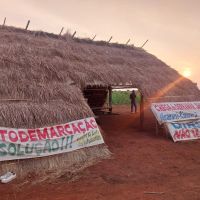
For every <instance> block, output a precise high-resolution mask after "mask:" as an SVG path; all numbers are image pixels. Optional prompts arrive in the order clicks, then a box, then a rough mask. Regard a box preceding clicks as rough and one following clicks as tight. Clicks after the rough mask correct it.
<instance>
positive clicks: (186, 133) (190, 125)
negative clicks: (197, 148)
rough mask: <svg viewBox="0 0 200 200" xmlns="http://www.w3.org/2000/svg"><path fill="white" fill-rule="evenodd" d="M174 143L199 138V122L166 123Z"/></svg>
mask: <svg viewBox="0 0 200 200" xmlns="http://www.w3.org/2000/svg"><path fill="white" fill-rule="evenodd" d="M167 127H168V130H169V132H170V134H171V136H172V138H173V140H174V142H177V141H182V140H195V139H199V138H200V120H195V121H188V122H171V123H167Z"/></svg>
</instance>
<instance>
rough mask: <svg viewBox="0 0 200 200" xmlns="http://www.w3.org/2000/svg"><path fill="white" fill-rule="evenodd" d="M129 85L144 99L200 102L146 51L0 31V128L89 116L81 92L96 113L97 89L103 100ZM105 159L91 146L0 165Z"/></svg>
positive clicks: (25, 167)
mask: <svg viewBox="0 0 200 200" xmlns="http://www.w3.org/2000/svg"><path fill="white" fill-rule="evenodd" d="M127 85H129V86H130V85H131V86H133V87H137V88H139V90H140V91H141V93H142V95H143V96H144V99H147V98H151V97H153V99H154V98H155V97H156V98H157V97H158V96H159V97H164V96H166V97H168V98H170V97H172V96H173V97H174V96H177V98H179V99H180V100H187V99H191V100H197V99H199V96H200V91H199V90H198V88H197V85H196V84H195V83H193V82H192V81H190V80H188V79H186V78H183V77H182V76H181V75H180V74H179V73H178V72H177V71H175V70H174V69H172V68H170V67H169V66H167V65H166V64H165V63H164V62H162V61H160V60H159V59H158V58H156V57H155V56H153V55H151V54H149V53H147V52H146V51H145V50H144V49H141V48H136V47H129V46H126V45H119V44H109V43H105V42H93V41H90V40H84V39H77V38H72V37H71V36H70V35H64V36H57V35H54V34H49V33H44V32H38V31H37V32H36V31H27V30H22V29H17V28H13V27H0V127H15V128H37V127H44V126H50V125H54V124H62V123H65V122H70V121H73V120H78V119H82V118H86V117H91V116H94V114H93V112H92V110H91V108H90V106H89V105H88V103H87V101H86V98H85V97H84V93H85V94H89V96H91V98H93V101H92V100H91V99H89V100H88V101H89V102H90V104H92V102H93V106H95V102H97V103H96V105H97V106H98V107H99V106H102V105H103V100H101V101H97V100H95V101H94V96H95V94H96V93H95V92H96V91H95V88H96V89H97V88H98V89H102V90H103V91H104V92H103V93H101V97H102V98H104V99H105V96H106V92H105V91H107V89H108V90H109V88H111V87H112V86H127ZM88 88H89V89H91V88H92V89H93V90H94V92H93V93H92V94H91V92H89V90H87V89H88ZM90 91H91V90H90ZM97 96H98V95H97ZM95 98H96V97H95ZM102 98H101V99H102ZM97 99H98V98H97ZM168 100H169V99H168ZM173 100H174V99H173ZM108 154H109V153H108V150H107V148H106V147H105V146H104V145H97V146H94V147H90V148H87V149H81V150H78V151H75V152H71V153H67V154H62V155H57V156H50V157H45V158H37V159H30V160H19V161H17V162H16V161H12V162H5V163H4V162H1V163H0V166H1V169H2V170H3V171H5V170H6V169H10V168H12V169H14V170H15V171H16V170H18V172H20V170H21V172H22V171H23V173H22V174H27V173H28V172H31V170H33V169H37V168H40V169H41V168H43V169H44V171H46V170H47V169H48V170H54V169H55V168H57V169H58V168H59V169H60V170H59V171H62V170H63V169H64V168H65V169H66V168H68V169H70V167H72V166H73V167H74V165H77V167H76V168H79V169H80V168H82V167H84V166H86V165H88V163H91V162H93V161H94V160H96V159H97V160H98V159H100V158H104V157H107V156H108ZM25 172H27V173H25Z"/></svg>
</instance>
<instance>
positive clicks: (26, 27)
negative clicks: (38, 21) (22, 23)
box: [25, 20, 30, 30]
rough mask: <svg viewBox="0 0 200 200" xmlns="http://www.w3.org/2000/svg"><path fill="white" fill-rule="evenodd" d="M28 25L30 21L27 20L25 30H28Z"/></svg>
mask: <svg viewBox="0 0 200 200" xmlns="http://www.w3.org/2000/svg"><path fill="white" fill-rule="evenodd" d="M29 24H30V20H28V22H27V24H26V28H25V30H27V29H28V26H29Z"/></svg>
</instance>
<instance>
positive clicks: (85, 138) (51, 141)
mask: <svg viewBox="0 0 200 200" xmlns="http://www.w3.org/2000/svg"><path fill="white" fill-rule="evenodd" d="M102 143H104V140H103V138H102V135H101V133H100V130H99V128H98V125H97V123H96V121H95V119H94V118H93V117H90V118H86V119H81V120H77V121H73V122H69V123H66V124H61V125H55V126H51V127H45V128H36V129H16V128H3V127H0V161H4V160H14V159H26V158H34V157H43V156H49V155H54V154H59V153H66V152H70V151H74V150H77V149H81V148H85V147H90V146H94V145H98V144H102Z"/></svg>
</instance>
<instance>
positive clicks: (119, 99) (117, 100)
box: [112, 91, 141, 105]
mask: <svg viewBox="0 0 200 200" xmlns="http://www.w3.org/2000/svg"><path fill="white" fill-rule="evenodd" d="M130 93H131V92H130V91H113V92H112V103H113V105H126V104H130V103H131V100H130ZM136 95H137V96H136V102H137V103H140V100H141V97H140V95H139V94H136Z"/></svg>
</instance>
